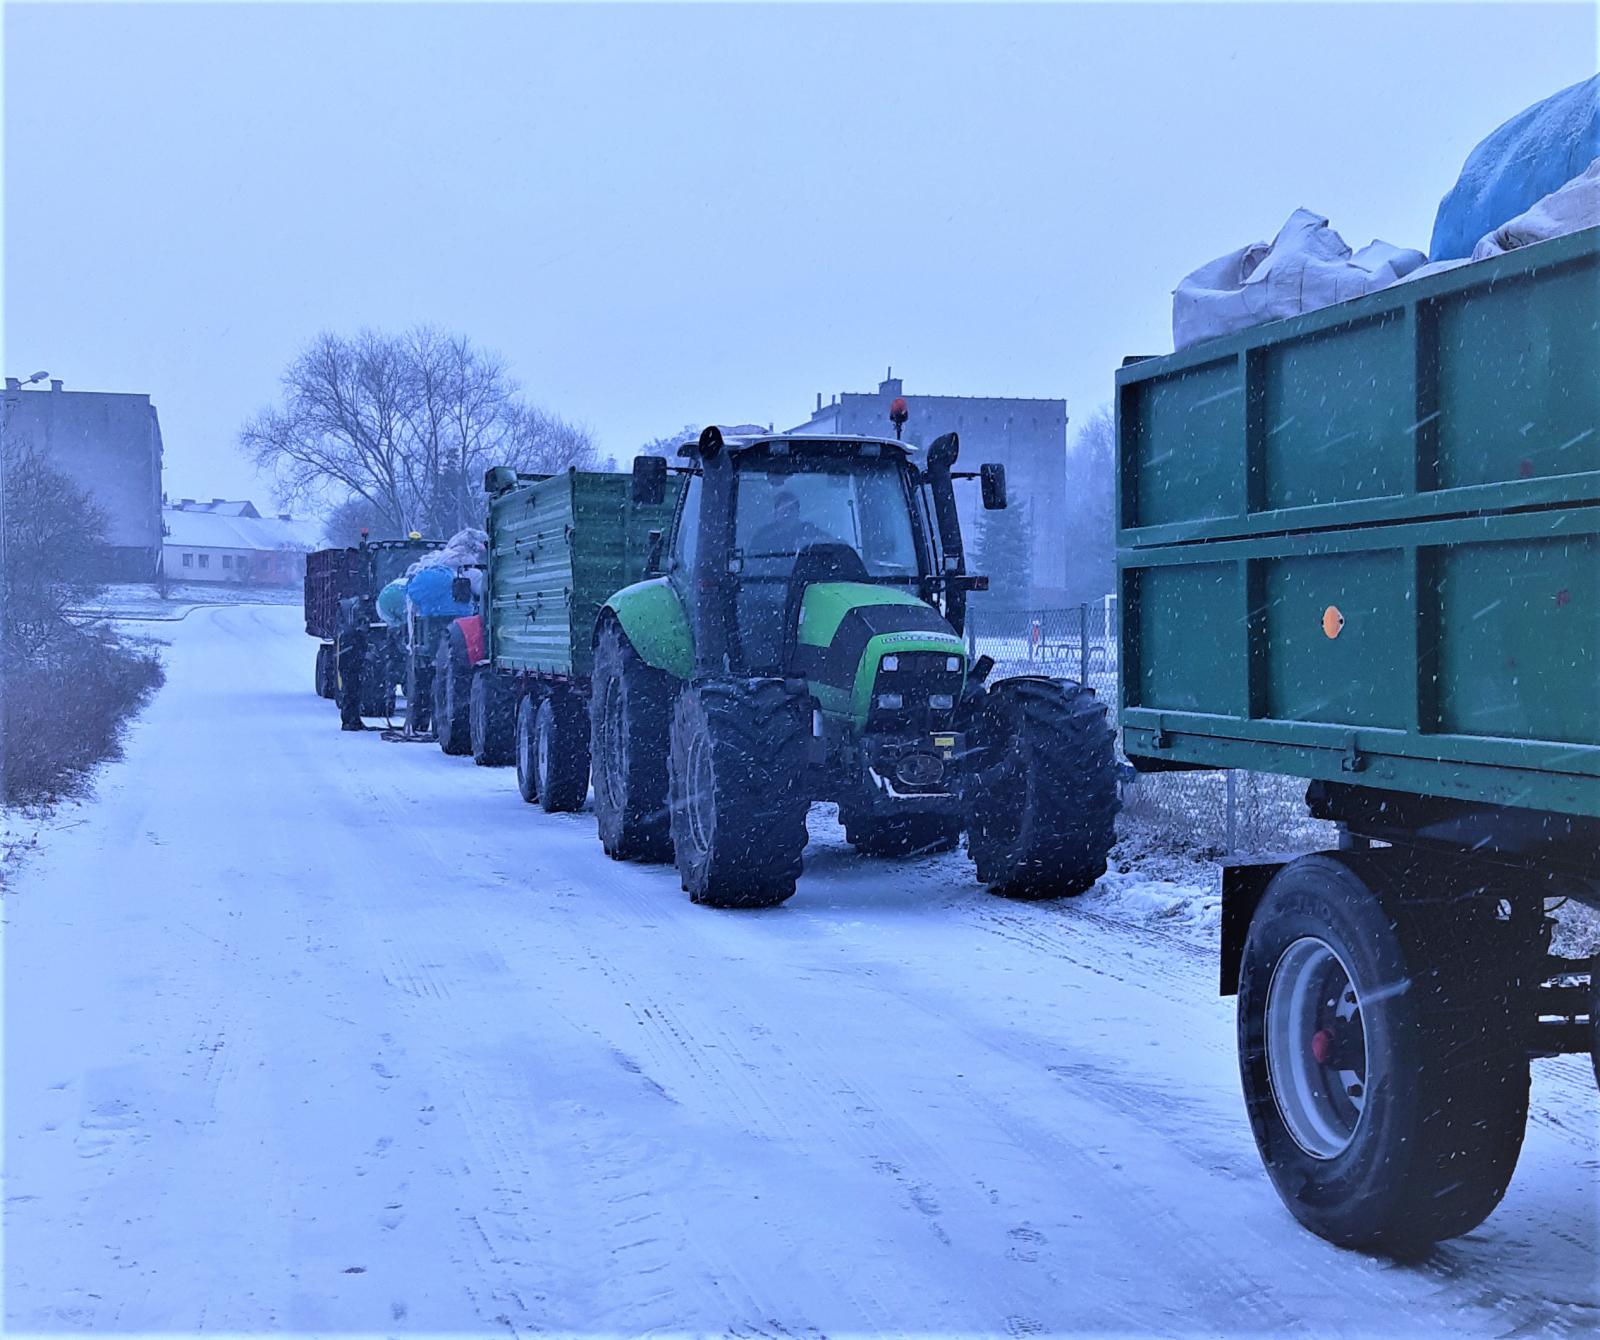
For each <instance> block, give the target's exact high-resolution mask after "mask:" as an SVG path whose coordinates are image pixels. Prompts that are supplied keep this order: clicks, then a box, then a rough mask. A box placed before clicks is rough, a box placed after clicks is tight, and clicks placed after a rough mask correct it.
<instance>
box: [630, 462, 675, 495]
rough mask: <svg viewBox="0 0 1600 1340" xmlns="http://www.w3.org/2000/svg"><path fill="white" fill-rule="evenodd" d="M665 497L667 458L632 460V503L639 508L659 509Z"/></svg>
mask: <svg viewBox="0 0 1600 1340" xmlns="http://www.w3.org/2000/svg"><path fill="white" fill-rule="evenodd" d="M666 496H667V458H666V457H665V456H635V457H634V458H633V501H634V502H635V504H637V505H638V506H640V507H659V506H660V505H661V503H662V502H663V501H664V500H665V499H666Z"/></svg>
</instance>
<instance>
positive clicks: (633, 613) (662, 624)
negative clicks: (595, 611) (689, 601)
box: [600, 577, 694, 680]
mask: <svg viewBox="0 0 1600 1340" xmlns="http://www.w3.org/2000/svg"><path fill="white" fill-rule="evenodd" d="M607 615H610V616H611V617H613V618H615V619H616V621H617V622H618V623H620V624H621V625H622V631H623V632H624V633H626V634H627V635H628V641H629V642H630V643H632V645H633V649H634V651H636V652H637V653H638V654H639V658H640V659H641V660H642V661H643V662H644V663H645V664H646V665H649V666H653V667H654V668H655V669H657V670H663V671H665V672H666V673H667V674H669V675H671V676H672V677H673V678H674V679H684V680H686V679H690V678H692V677H693V676H694V637H693V635H692V634H691V633H690V631H689V619H688V616H687V615H686V614H685V613H684V609H683V602H682V601H681V600H679V599H678V593H677V592H676V591H674V590H673V589H672V584H671V583H670V582H669V581H668V580H667V579H666V578H665V577H652V578H651V579H650V580H648V581H643V582H635V583H634V584H633V585H632V586H625V587H623V588H622V590H620V591H618V592H617V593H616V594H615V595H614V596H612V597H611V599H610V600H608V601H606V603H605V605H604V606H603V607H602V608H601V611H600V617H601V619H602V620H603V619H605V618H606V617H607Z"/></svg>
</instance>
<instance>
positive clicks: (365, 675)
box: [361, 629, 399, 720]
mask: <svg viewBox="0 0 1600 1340" xmlns="http://www.w3.org/2000/svg"><path fill="white" fill-rule="evenodd" d="M366 647H367V652H366V659H365V661H364V662H363V664H362V666H361V715H362V716H364V717H383V718H384V719H385V720H387V719H389V718H390V717H392V716H394V709H395V690H396V688H397V687H398V686H399V672H398V670H397V669H396V666H395V657H394V647H393V644H392V643H391V642H390V640H389V634H388V633H387V632H386V631H382V630H378V629H371V630H369V631H368V633H367V642H366Z"/></svg>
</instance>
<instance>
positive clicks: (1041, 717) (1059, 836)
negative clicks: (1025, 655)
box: [962, 679, 1118, 900]
mask: <svg viewBox="0 0 1600 1340" xmlns="http://www.w3.org/2000/svg"><path fill="white" fill-rule="evenodd" d="M970 734H971V753H970V754H969V759H968V765H967V767H966V769H965V771H964V774H963V777H962V795H963V798H964V801H965V805H966V809H967V813H968V816H969V818H968V824H967V850H968V852H969V853H970V855H971V856H972V859H973V862H974V863H975V864H976V866H977V874H978V879H979V881H980V882H982V883H984V884H986V885H988V886H989V891H990V892H991V893H997V894H1000V895H1001V896H1002V897H1005V898H1018V899H1027V900H1037V899H1044V898H1066V897H1071V896H1073V895H1075V894H1080V893H1083V892H1084V891H1085V890H1087V889H1089V888H1092V887H1093V885H1094V882H1095V881H1096V880H1097V879H1099V878H1100V876H1101V875H1103V874H1105V872H1106V856H1107V854H1108V853H1109V852H1110V850H1111V846H1112V844H1113V843H1114V842H1115V841H1116V815H1117V803H1118V802H1117V761H1116V748H1115V745H1116V738H1115V735H1114V733H1113V731H1112V729H1111V727H1110V726H1109V725H1108V724H1107V722H1106V709H1105V704H1104V703H1102V702H1101V701H1100V700H1099V699H1098V698H1097V697H1096V696H1095V694H1094V690H1093V689H1089V688H1085V687H1083V686H1082V685H1080V684H1072V683H1069V682H1067V681H1065V680H1056V679H1007V680H1001V681H1000V682H999V683H997V684H995V685H994V686H993V687H992V688H991V689H990V690H989V691H988V693H986V694H985V695H984V696H983V698H982V700H981V702H980V705H979V707H978V708H977V711H976V713H975V716H974V719H973V721H972V726H971V732H970Z"/></svg>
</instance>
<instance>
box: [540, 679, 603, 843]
mask: <svg viewBox="0 0 1600 1340" xmlns="http://www.w3.org/2000/svg"><path fill="white" fill-rule="evenodd" d="M533 764H534V770H535V772H536V773H537V774H538V790H539V804H540V805H542V806H543V807H544V809H545V812H546V813H548V814H572V813H575V812H576V811H578V810H581V809H582V808H583V802H584V801H585V800H586V799H587V798H588V795H589V713H588V708H587V706H586V704H585V703H584V702H583V700H582V699H581V698H579V697H578V696H577V695H576V694H574V693H567V692H565V691H558V692H556V693H550V694H546V695H545V697H544V700H543V701H542V702H540V704H539V710H538V712H537V713H536V714H535V717H534V722H533Z"/></svg>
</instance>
